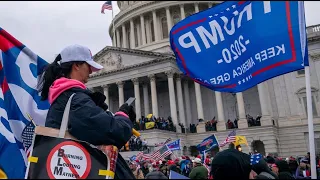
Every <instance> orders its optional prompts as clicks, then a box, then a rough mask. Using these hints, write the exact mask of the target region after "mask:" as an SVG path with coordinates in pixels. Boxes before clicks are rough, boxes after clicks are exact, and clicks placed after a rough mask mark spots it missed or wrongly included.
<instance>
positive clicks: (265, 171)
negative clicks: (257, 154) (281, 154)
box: [252, 159, 278, 179]
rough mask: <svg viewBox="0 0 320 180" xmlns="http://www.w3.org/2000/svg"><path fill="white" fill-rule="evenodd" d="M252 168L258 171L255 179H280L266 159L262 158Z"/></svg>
mask: <svg viewBox="0 0 320 180" xmlns="http://www.w3.org/2000/svg"><path fill="white" fill-rule="evenodd" d="M252 170H253V171H254V172H256V173H257V176H256V177H255V179H278V176H277V175H276V174H275V173H274V172H272V171H271V169H270V168H269V166H268V164H267V162H266V161H265V160H264V159H260V160H259V162H258V163H256V164H253V165H252Z"/></svg>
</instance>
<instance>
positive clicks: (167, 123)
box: [134, 116, 176, 132]
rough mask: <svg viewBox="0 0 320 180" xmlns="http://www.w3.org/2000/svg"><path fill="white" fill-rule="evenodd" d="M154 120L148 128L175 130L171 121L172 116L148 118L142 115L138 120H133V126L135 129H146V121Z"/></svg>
mask: <svg viewBox="0 0 320 180" xmlns="http://www.w3.org/2000/svg"><path fill="white" fill-rule="evenodd" d="M148 122H154V123H155V124H154V126H153V127H152V128H150V129H161V130H166V131H173V132H176V126H175V125H174V124H173V122H172V118H171V117H170V116H169V117H168V118H167V119H165V118H164V117H158V118H156V117H155V116H151V117H150V118H147V117H144V116H142V117H141V118H139V122H134V127H135V129H136V130H140V131H144V130H146V123H148Z"/></svg>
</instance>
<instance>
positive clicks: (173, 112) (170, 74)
mask: <svg viewBox="0 0 320 180" xmlns="http://www.w3.org/2000/svg"><path fill="white" fill-rule="evenodd" d="M166 75H167V76H168V87H169V98H170V113H171V118H172V122H173V124H174V125H175V126H176V129H177V132H181V128H180V126H179V125H178V118H177V105H176V96H175V92H174V83H173V75H174V72H173V71H167V72H166Z"/></svg>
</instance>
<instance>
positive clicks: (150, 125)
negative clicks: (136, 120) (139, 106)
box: [146, 122, 154, 129]
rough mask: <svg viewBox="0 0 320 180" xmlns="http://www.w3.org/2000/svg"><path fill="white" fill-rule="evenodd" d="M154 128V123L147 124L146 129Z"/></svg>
mask: <svg viewBox="0 0 320 180" xmlns="http://www.w3.org/2000/svg"><path fill="white" fill-rule="evenodd" d="M153 127H154V122H147V123H146V129H151V128H153Z"/></svg>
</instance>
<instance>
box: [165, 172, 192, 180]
mask: <svg viewBox="0 0 320 180" xmlns="http://www.w3.org/2000/svg"><path fill="white" fill-rule="evenodd" d="M169 179H190V178H188V177H186V176H183V175H181V174H179V173H176V172H174V171H172V170H170V175H169Z"/></svg>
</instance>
